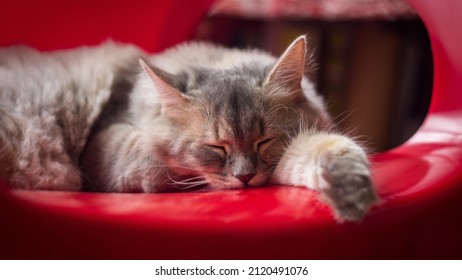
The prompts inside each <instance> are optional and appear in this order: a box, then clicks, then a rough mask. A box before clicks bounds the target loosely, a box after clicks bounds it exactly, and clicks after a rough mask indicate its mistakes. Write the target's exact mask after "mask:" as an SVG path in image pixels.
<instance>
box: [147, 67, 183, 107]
mask: <svg viewBox="0 0 462 280" xmlns="http://www.w3.org/2000/svg"><path fill="white" fill-rule="evenodd" d="M140 64H141V67H142V68H143V71H144V72H146V74H147V75H148V76H149V78H150V79H151V80H152V82H153V83H154V86H155V87H156V89H157V92H158V93H159V99H160V102H161V104H162V106H163V107H164V108H165V107H172V106H173V107H178V106H182V105H183V103H185V102H187V98H186V97H185V95H184V94H182V93H181V92H180V91H179V90H178V89H177V86H178V82H177V80H176V77H175V76H174V75H172V74H170V73H167V72H165V71H163V70H162V69H159V68H158V67H156V66H154V65H148V64H147V63H146V62H145V61H144V60H143V59H140Z"/></svg>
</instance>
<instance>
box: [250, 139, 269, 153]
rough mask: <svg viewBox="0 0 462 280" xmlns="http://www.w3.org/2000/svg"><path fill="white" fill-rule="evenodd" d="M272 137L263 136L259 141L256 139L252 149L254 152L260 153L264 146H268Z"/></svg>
mask: <svg viewBox="0 0 462 280" xmlns="http://www.w3.org/2000/svg"><path fill="white" fill-rule="evenodd" d="M273 140H274V138H265V139H263V140H261V141H257V142H255V144H254V149H255V151H256V152H258V153H261V152H263V151H264V149H265V148H267V147H268V146H269V144H270V143H271V142H273Z"/></svg>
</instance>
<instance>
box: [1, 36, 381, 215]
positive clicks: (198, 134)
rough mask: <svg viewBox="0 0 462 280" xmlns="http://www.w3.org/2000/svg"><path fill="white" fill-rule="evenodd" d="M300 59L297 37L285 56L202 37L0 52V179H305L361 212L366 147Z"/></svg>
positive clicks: (149, 188)
mask: <svg viewBox="0 0 462 280" xmlns="http://www.w3.org/2000/svg"><path fill="white" fill-rule="evenodd" d="M139 59H141V60H140V61H139V62H138V60H139ZM305 59H306V40H305V37H303V36H302V37H300V38H298V39H297V40H295V41H294V42H293V43H292V44H291V46H289V48H288V49H287V50H286V52H285V53H284V54H283V55H282V56H281V57H280V58H279V59H276V58H274V57H272V56H270V55H268V54H266V53H264V52H261V51H257V50H232V49H226V48H222V47H218V46H213V45H210V44H203V43H188V44H182V45H180V46H178V47H175V48H173V49H170V50H167V51H165V52H163V53H160V54H157V55H154V56H148V55H147V54H145V53H144V52H142V51H141V50H139V49H137V48H135V47H133V46H128V45H120V44H116V43H111V42H109V43H106V44H104V45H101V46H99V47H93V48H80V49H77V50H72V51H59V52H51V53H39V52H37V51H34V50H32V49H29V48H24V47H22V48H8V49H3V50H0V113H1V118H0V145H1V146H0V169H1V170H2V171H1V173H0V176H1V177H2V179H3V180H5V181H7V182H9V183H10V184H11V185H12V186H13V187H15V188H24V189H55V190H81V189H82V187H83V186H86V187H87V188H89V189H90V190H94V191H112V192H131V191H140V192H160V191H170V190H178V189H179V190H188V189H191V188H195V187H198V186H202V185H204V186H206V189H212V190H217V189H236V188H244V187H247V186H260V185H264V184H268V183H271V184H285V185H305V186H307V187H310V188H315V189H319V190H320V191H321V193H322V194H323V195H324V197H325V198H326V199H327V201H328V202H330V204H331V205H332V206H333V209H334V210H335V211H334V212H335V213H336V216H337V217H338V218H340V219H349V220H355V219H359V218H361V217H362V216H363V215H364V214H365V213H366V211H367V209H368V208H369V206H370V205H371V204H372V203H373V202H374V201H375V200H376V196H375V192H374V189H373V186H372V183H371V179H370V170H369V163H368V160H367V156H366V154H365V152H364V151H363V149H362V148H361V147H360V146H359V145H357V144H356V143H355V142H354V141H353V140H351V139H349V138H348V137H346V136H343V135H340V134H337V133H334V132H332V128H333V125H332V123H331V120H330V118H329V116H328V114H327V111H326V109H325V107H324V104H323V101H322V99H321V98H320V97H319V96H318V95H317V94H316V92H315V91H314V89H313V86H312V84H311V83H310V82H309V81H308V80H307V79H306V78H305V77H304V76H303V72H304V67H305Z"/></svg>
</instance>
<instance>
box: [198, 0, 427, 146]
mask: <svg viewBox="0 0 462 280" xmlns="http://www.w3.org/2000/svg"><path fill="white" fill-rule="evenodd" d="M300 34H307V35H308V38H309V47H310V48H311V49H312V50H313V53H314V56H313V58H314V60H315V63H314V64H315V65H317V67H316V68H315V69H307V73H306V74H307V75H308V76H309V77H310V78H311V79H312V80H313V81H314V82H315V83H316V85H317V89H318V91H319V92H320V93H321V94H322V95H324V97H325V98H326V100H327V102H328V105H329V110H330V111H331V113H332V115H333V116H334V117H335V118H336V121H337V123H338V124H339V126H340V127H341V128H342V129H344V130H345V131H348V132H350V133H351V134H353V135H360V136H364V137H363V138H362V139H363V140H364V141H365V142H366V145H367V146H369V147H370V148H371V149H372V150H373V151H383V150H387V149H390V148H392V147H396V146H398V145H400V144H401V143H403V142H405V141H406V140H407V139H408V138H409V137H411V136H412V135H413V134H414V133H415V131H416V130H417V129H418V128H419V126H420V125H421V123H422V122H423V120H424V118H425V116H426V113H427V110H428V106H429V103H430V97H431V90H432V77H433V68H432V67H433V64H432V56H431V48H430V42H429V38H428V34H427V32H426V29H425V27H424V25H423V23H422V22H421V21H420V19H419V18H418V17H417V15H416V14H415V12H414V11H413V10H412V9H411V8H410V7H409V6H408V5H407V4H405V3H403V2H402V1H397V0H388V1H375V0H370V1H367V0H356V1H340V0H326V1H302V0H297V1H296V0H291V1H277V0H271V1H260V0H258V1H237V0H221V1H218V2H216V3H215V5H214V8H213V9H212V12H211V14H210V15H209V17H208V18H207V20H206V21H204V22H203V23H202V24H201V26H200V27H199V29H198V31H197V36H196V37H197V39H201V40H208V41H215V42H219V43H221V44H225V45H229V46H234V47H242V48H246V47H251V48H253V47H256V48H261V49H265V50H267V51H269V52H271V53H272V54H274V55H280V54H281V52H282V51H283V50H284V49H285V48H286V47H287V45H288V44H290V42H291V41H292V40H293V39H294V38H296V37H297V36H299V35H300Z"/></svg>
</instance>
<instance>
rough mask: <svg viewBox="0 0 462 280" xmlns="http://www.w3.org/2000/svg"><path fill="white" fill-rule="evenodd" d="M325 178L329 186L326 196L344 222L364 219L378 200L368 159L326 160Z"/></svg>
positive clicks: (323, 191) (334, 158) (324, 190)
mask: <svg viewBox="0 0 462 280" xmlns="http://www.w3.org/2000/svg"><path fill="white" fill-rule="evenodd" d="M322 176H323V178H324V179H325V181H326V182H327V186H326V187H325V188H323V189H321V193H322V196H323V198H324V199H325V200H327V202H328V203H329V204H330V205H331V206H332V208H333V210H334V213H335V215H336V218H337V219H339V220H340V221H358V220H360V219H362V218H363V217H364V216H365V215H366V213H367V211H368V210H369V208H370V206H371V205H372V204H374V203H375V202H377V200H378V199H377V195H376V193H375V189H374V186H373V183H372V180H371V177H370V171H369V164H368V162H367V160H366V161H365V160H361V159H358V158H352V157H342V156H329V157H326V158H325V159H324V161H323V163H322Z"/></svg>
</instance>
